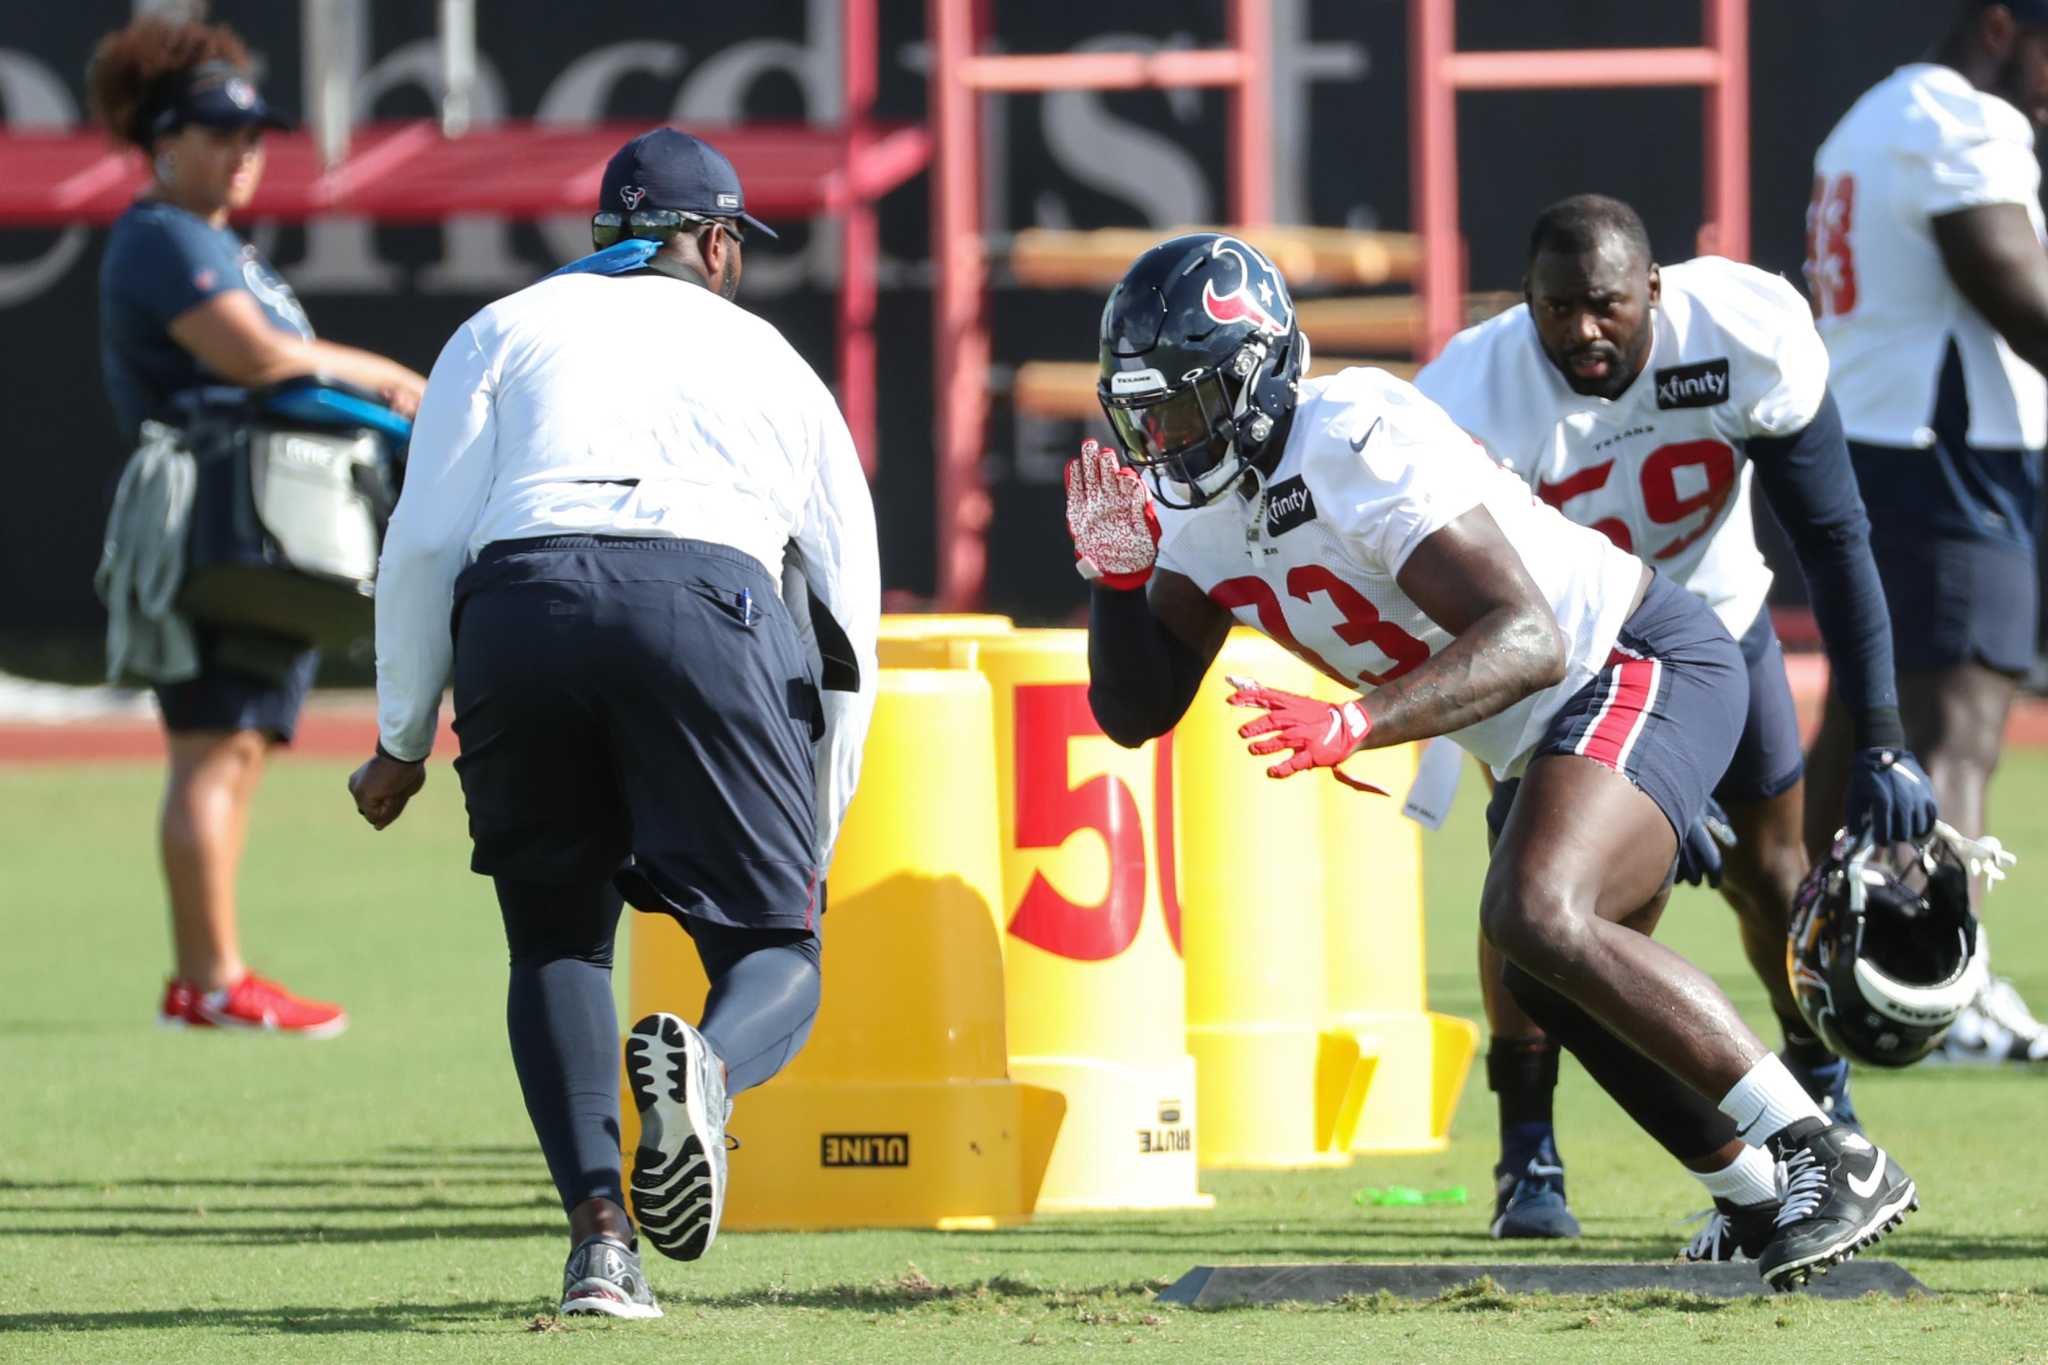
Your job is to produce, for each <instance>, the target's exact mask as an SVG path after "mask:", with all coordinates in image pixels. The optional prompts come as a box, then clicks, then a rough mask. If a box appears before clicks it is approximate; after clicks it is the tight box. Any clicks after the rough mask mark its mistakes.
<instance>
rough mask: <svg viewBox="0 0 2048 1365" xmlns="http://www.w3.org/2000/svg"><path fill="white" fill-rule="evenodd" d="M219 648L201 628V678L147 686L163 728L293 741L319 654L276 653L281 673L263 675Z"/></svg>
mask: <svg viewBox="0 0 2048 1365" xmlns="http://www.w3.org/2000/svg"><path fill="white" fill-rule="evenodd" d="M221 650H222V641H221V640H220V638H219V637H218V636H217V635H215V634H214V633H212V632H210V631H207V630H205V629H201V630H200V631H199V658H200V664H199V676H198V677H196V678H187V679H186V680H185V681H184V682H179V683H164V684H160V685H159V686H157V687H155V688H153V689H151V690H152V691H154V692H155V693H156V704H157V708H158V709H159V710H160V711H162V712H163V718H164V729H166V730H168V731H170V732H171V733H172V734H182V733H185V732H187V731H192V730H257V731H261V732H262V733H263V734H265V735H267V736H269V737H270V738H271V739H272V740H274V741H275V742H277V743H279V744H289V743H291V742H292V736H293V735H294V734H295V733H297V731H298V728H299V712H300V711H302V710H303V709H305V705H306V694H307V693H308V692H310V691H311V690H312V689H313V675H314V674H315V673H316V672H318V671H319V668H320V652H319V651H318V650H314V649H308V650H301V651H299V652H298V653H295V654H289V655H284V654H280V655H279V657H278V658H277V660H276V662H277V663H278V664H279V665H281V670H282V671H281V672H275V671H274V672H272V673H269V674H263V673H258V672H256V671H254V670H253V669H252V668H238V667H236V666H235V662H234V655H233V653H232V652H230V653H229V654H228V655H227V657H225V658H224V657H223V656H222V653H221ZM266 652H272V651H270V650H266Z"/></svg>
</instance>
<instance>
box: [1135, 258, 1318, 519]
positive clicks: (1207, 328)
mask: <svg viewBox="0 0 2048 1365" xmlns="http://www.w3.org/2000/svg"><path fill="white" fill-rule="evenodd" d="M1101 345H1102V352H1101V372H1100V375H1099V378H1098V382H1097V384H1096V395H1097V397H1098V398H1100V399H1101V401H1102V410H1103V412H1104V413H1105V414H1106V415H1107V416H1108V418H1109V422H1110V425H1111V426H1112V427H1114V428H1115V430H1116V436H1117V443H1118V444H1119V445H1120V446H1121V447H1122V448H1123V452H1124V458H1125V459H1127V460H1128V461H1130V463H1131V464H1132V465H1134V466H1135V467H1137V468H1138V469H1140V470H1143V471H1144V472H1145V473H1146V474H1147V475H1148V476H1150V478H1151V480H1152V486H1153V490H1154V492H1156V493H1157V494H1158V496H1159V499H1160V501H1162V502H1164V503H1166V504H1167V505H1168V506H1171V507H1199V506H1201V505H1202V504H1204V503H1206V502H1208V501H1209V500H1210V499H1212V498H1214V497H1216V495H1217V494H1219V493H1222V492H1223V491H1225V490H1226V489H1228V488H1230V487H1231V486H1232V485H1233V484H1235V483H1236V482H1237V480H1238V479H1239V478H1240V477H1241V476H1242V475H1243V474H1244V472H1245V471H1246V470H1247V469H1248V468H1250V467H1251V466H1252V465H1253V464H1254V463H1255V462H1256V461H1257V460H1258V458H1259V456H1260V455H1261V453H1262V452H1263V451H1264V450H1265V448H1266V446H1267V444H1268V443H1269V442H1270V441H1271V440H1272V439H1273V438H1274V436H1275V434H1276V433H1278V432H1281V431H1283V430H1284V429H1285V425H1286V419H1287V417H1288V415H1289V414H1291V413H1292V412H1293V411H1294V402H1295V384H1296V382H1297V381H1298V380H1299V379H1300V378H1301V374H1302V371H1303V369H1304V368H1305V365H1306V360H1307V352H1308V343H1307V341H1306V340H1305V339H1304V338H1303V337H1302V335H1301V332H1300V330H1299V329H1298V328H1297V327H1296V326H1295V323H1294V301H1293V299H1292V298H1290V297H1289V296H1288V292H1287V281H1286V280H1285V279H1283V278H1282V277H1281V275H1280V271H1279V268H1278V267H1276V266H1275V265H1274V264H1273V263H1272V262H1271V261H1270V260H1268V259H1267V258H1266V256H1265V254H1264V253H1263V252H1261V251H1259V249H1258V248H1256V247H1254V246H1251V245H1250V244H1249V243H1247V242H1244V241H1242V240H1240V239H1239V238H1236V237H1231V236H1227V235H1225V234H1223V233H1218V232H1195V233H1189V234H1188V235H1186V236H1183V237H1175V238H1172V239H1170V240H1168V241H1164V242H1161V243H1160V244H1159V245H1158V246H1155V247H1153V248H1152V249H1151V250H1150V251H1147V252H1146V253H1145V254H1144V255H1142V256H1140V257H1139V258H1138V259H1137V261H1136V263H1135V264H1133V265H1132V266H1131V268H1130V270H1129V271H1127V272H1126V273H1125V275H1124V278H1123V280H1122V282H1121V283H1119V284H1118V285H1117V287H1116V288H1115V289H1114V290H1112V291H1111V292H1110V296H1109V302H1108V303H1107V304H1106V305H1104V307H1103V310H1102V332H1101Z"/></svg>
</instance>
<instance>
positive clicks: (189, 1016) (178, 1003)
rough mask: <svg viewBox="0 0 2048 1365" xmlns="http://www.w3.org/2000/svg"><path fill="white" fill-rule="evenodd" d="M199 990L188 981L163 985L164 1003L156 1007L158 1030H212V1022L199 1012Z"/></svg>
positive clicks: (175, 980) (172, 981)
mask: <svg viewBox="0 0 2048 1365" xmlns="http://www.w3.org/2000/svg"><path fill="white" fill-rule="evenodd" d="M201 994H202V992H201V991H200V989H199V988H198V987H197V986H195V985H193V984H192V983H191V982H189V981H181V980H177V979H175V978H174V979H172V980H170V981H166V982H165V983H164V1002H163V1003H162V1004H161V1005H158V1006H157V1007H156V1026H157V1027H158V1028H212V1027H213V1021H212V1020H211V1019H208V1018H206V1017H205V1016H204V1015H202V1014H200V1012H199V997H200V995H201Z"/></svg>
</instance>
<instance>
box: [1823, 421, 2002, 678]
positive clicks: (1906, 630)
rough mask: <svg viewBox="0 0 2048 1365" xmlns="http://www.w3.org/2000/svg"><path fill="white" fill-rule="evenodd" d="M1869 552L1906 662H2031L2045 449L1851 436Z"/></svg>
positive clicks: (1935, 666)
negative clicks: (1910, 444) (1909, 443)
mask: <svg viewBox="0 0 2048 1365" xmlns="http://www.w3.org/2000/svg"><path fill="white" fill-rule="evenodd" d="M1849 458H1850V460H1851V462H1852V463H1854V465H1855V466H1856V482H1857V485H1858V486H1859V487H1860V488H1861V489H1862V490H1863V506H1864V509H1865V510H1866V511H1867V512H1869V514H1870V552H1871V555H1872V556H1873V557H1874V558H1875V559H1876V560H1877V573H1878V577H1879V578H1881V579H1882V580H1883V581H1884V600H1885V605H1886V606H1887V607H1888V608H1889V609H1890V611H1891V618H1892V655H1893V657H1894V658H1895V659H1896V660H1897V661H1898V668H1899V671H1900V672H1901V673H1932V672H1935V671H1937V670H1940V669H1945V668H1952V667H1954V666H1956V665H1957V664H1964V663H1981V664H1983V665H1984V666H1985V667H1987V668H1994V669H1997V670H1998V671H1999V672H2001V673H2009V674H2013V675H2015V676H2017V675H2019V674H2022V673H2025V672H2026V671H2027V670H2028V669H2029V668H2032V667H2033V664H2034V636H2035V631H2036V618H2037V615H2038V612H2039V593H2040V586H2039V579H2038V577H2037V576H2036V574H2035V569H2034V516H2035V513H2036V510H2037V508H2038V506H2039V504H2040V498H2041V484H2040V480H2041V465H2040V456H2039V455H2038V454H2036V453H2034V452H2031V451H2017V450H1976V449H1973V448H1972V447H1970V446H1967V445H1954V446H1951V445H1947V444H1943V443H1941V442H1939V441H1937V443H1936V444H1935V445H1934V447H1933V448H1932V449H1929V450H1900V449H1895V448H1893V447H1890V446H1873V445H1864V444H1861V443H1859V442H1854V441H1852V442H1850V444H1849Z"/></svg>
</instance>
